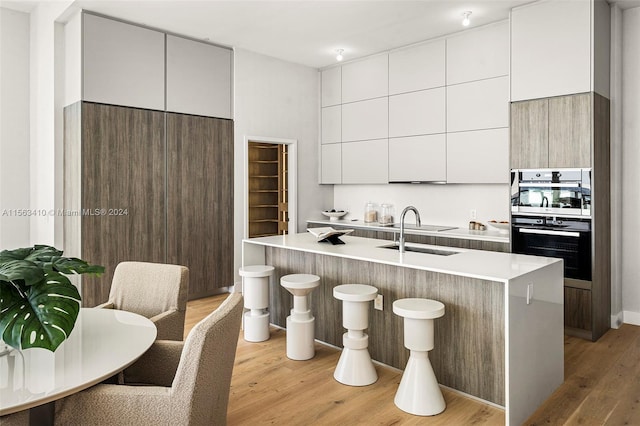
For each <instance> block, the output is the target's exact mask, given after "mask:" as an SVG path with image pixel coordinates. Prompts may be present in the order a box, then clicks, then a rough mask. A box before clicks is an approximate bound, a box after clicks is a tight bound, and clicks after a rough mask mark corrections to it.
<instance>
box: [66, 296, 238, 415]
mask: <svg viewBox="0 0 640 426" xmlns="http://www.w3.org/2000/svg"><path fill="white" fill-rule="evenodd" d="M242 306H243V304H242V295H241V294H240V293H233V294H231V295H230V296H229V297H228V298H227V299H226V300H225V301H224V302H223V303H222V305H220V307H219V308H218V309H216V310H215V311H214V312H212V313H211V314H209V316H207V317H206V318H205V319H203V320H202V321H200V322H199V323H198V324H196V326H195V327H194V328H193V329H192V330H191V332H190V333H189V335H188V336H187V339H186V340H185V341H184V343H183V342H175V341H168V340H165V341H156V342H155V343H154V344H153V345H152V346H151V348H150V349H149V351H147V352H146V353H145V354H144V355H143V356H142V357H141V358H140V359H139V360H138V361H137V362H136V363H135V364H133V365H132V366H131V367H130V368H128V369H127V370H125V374H124V376H125V382H126V383H137V384H146V385H151V386H129V385H126V384H125V385H107V384H100V385H96V386H94V387H92V388H89V389H87V390H85V391H82V392H79V393H77V394H74V395H71V396H68V397H66V398H64V399H62V400H59V401H56V415H55V424H56V425H109V426H115V425H224V424H226V418H227V404H228V402H229V389H230V385H231V373H232V371H233V362H234V360H235V354H236V345H237V343H238V334H239V333H240V322H241V317H242ZM114 350H117V348H114Z"/></svg>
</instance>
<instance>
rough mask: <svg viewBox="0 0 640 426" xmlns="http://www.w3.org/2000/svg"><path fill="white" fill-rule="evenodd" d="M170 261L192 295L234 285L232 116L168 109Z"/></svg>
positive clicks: (207, 293)
mask: <svg viewBox="0 0 640 426" xmlns="http://www.w3.org/2000/svg"><path fill="white" fill-rule="evenodd" d="M166 120H167V262H168V263H175V264H179V265H184V266H187V267H188V268H189V299H196V298H199V297H205V296H209V295H212V294H215V293H217V292H219V290H218V289H219V288H221V287H228V286H231V285H233V277H234V274H233V121H231V120H225V119H218V118H208V117H200V116H193V115H186V114H174V113H167V114H166Z"/></svg>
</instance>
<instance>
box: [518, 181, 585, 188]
mask: <svg viewBox="0 0 640 426" xmlns="http://www.w3.org/2000/svg"><path fill="white" fill-rule="evenodd" d="M518 186H520V188H535V187H545V188H546V187H551V188H575V187H576V186H577V187H578V188H580V187H581V186H582V184H581V183H580V182H575V183H552V182H536V183H531V182H520V183H519V184H518Z"/></svg>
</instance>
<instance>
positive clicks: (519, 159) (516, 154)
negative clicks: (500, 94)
mask: <svg viewBox="0 0 640 426" xmlns="http://www.w3.org/2000/svg"><path fill="white" fill-rule="evenodd" d="M548 118H549V103H548V100H547V99H536V100H533V101H522V102H513V103H512V104H511V168H512V169H538V168H545V167H549V133H548V127H549V126H548Z"/></svg>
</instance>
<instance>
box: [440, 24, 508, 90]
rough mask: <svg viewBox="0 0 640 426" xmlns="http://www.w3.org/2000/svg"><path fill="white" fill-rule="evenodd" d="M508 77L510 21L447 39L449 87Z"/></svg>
mask: <svg viewBox="0 0 640 426" xmlns="http://www.w3.org/2000/svg"><path fill="white" fill-rule="evenodd" d="M508 74H509V22H508V21H504V22H500V23H497V24H494V25H488V26H485V27H481V28H478V29H473V30H470V31H464V32H462V33H460V34H459V35H455V36H453V37H449V38H447V84H458V83H464V82H467V81H474V80H482V79H485V78H491V77H499V76H503V75H508Z"/></svg>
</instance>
